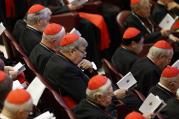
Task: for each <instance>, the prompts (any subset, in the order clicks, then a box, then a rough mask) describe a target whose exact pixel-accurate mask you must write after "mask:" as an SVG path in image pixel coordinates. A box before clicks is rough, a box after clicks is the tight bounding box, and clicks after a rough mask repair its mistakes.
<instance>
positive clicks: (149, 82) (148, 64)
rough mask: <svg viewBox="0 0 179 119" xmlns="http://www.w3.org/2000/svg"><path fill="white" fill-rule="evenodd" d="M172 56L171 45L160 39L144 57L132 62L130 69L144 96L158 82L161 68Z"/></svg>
mask: <svg viewBox="0 0 179 119" xmlns="http://www.w3.org/2000/svg"><path fill="white" fill-rule="evenodd" d="M172 56H173V48H172V46H171V45H170V44H169V43H168V42H167V41H165V40H160V41H157V42H156V43H155V44H154V45H153V46H152V47H151V48H150V50H149V52H148V54H147V56H146V57H144V58H141V59H139V60H137V61H136V62H135V63H134V64H133V66H132V67H131V69H130V71H131V73H132V74H133V75H134V77H135V78H136V80H137V81H138V84H137V88H138V90H139V91H140V92H142V94H143V95H144V96H147V94H148V92H149V89H150V88H151V87H152V86H155V85H156V84H157V83H158V81H159V78H160V75H161V73H162V70H163V69H164V68H165V67H166V66H167V65H168V64H169V63H170V61H171V59H172Z"/></svg>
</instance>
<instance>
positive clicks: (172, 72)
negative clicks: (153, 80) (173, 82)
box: [161, 66, 179, 78]
mask: <svg viewBox="0 0 179 119" xmlns="http://www.w3.org/2000/svg"><path fill="white" fill-rule="evenodd" d="M178 74H179V70H178V69H177V68H175V67H171V66H167V67H166V68H165V69H164V70H163V72H162V74H161V77H166V78H173V77H176V76H177V75H178Z"/></svg>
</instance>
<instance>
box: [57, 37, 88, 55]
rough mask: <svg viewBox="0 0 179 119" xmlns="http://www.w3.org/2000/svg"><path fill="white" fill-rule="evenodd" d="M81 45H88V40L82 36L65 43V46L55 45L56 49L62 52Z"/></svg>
mask: <svg viewBox="0 0 179 119" xmlns="http://www.w3.org/2000/svg"><path fill="white" fill-rule="evenodd" d="M81 46H84V47H87V46H88V42H87V41H86V40H85V39H84V38H83V37H80V39H78V40H77V41H75V42H74V43H72V44H70V45H67V46H63V47H59V46H58V47H57V48H56V49H57V50H60V51H62V52H64V53H66V52H69V51H71V50H73V49H75V48H79V47H81Z"/></svg>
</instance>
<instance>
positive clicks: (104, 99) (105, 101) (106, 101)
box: [98, 86, 113, 107]
mask: <svg viewBox="0 0 179 119" xmlns="http://www.w3.org/2000/svg"><path fill="white" fill-rule="evenodd" d="M112 96H113V88H112V86H111V87H110V88H109V89H108V91H107V92H106V93H105V94H103V95H101V97H100V98H99V99H98V100H99V103H100V105H102V106H104V107H107V106H109V105H110V104H111V102H112Z"/></svg>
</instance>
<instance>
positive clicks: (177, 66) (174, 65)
mask: <svg viewBox="0 0 179 119" xmlns="http://www.w3.org/2000/svg"><path fill="white" fill-rule="evenodd" d="M172 67H176V68H178V69H179V59H178V60H177V61H175V63H173V65H172Z"/></svg>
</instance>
